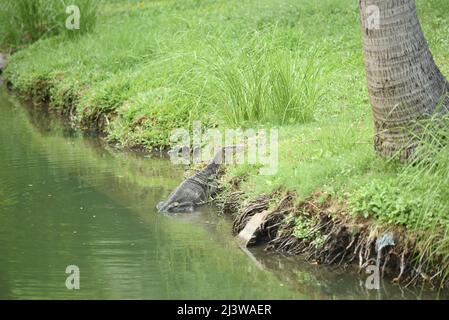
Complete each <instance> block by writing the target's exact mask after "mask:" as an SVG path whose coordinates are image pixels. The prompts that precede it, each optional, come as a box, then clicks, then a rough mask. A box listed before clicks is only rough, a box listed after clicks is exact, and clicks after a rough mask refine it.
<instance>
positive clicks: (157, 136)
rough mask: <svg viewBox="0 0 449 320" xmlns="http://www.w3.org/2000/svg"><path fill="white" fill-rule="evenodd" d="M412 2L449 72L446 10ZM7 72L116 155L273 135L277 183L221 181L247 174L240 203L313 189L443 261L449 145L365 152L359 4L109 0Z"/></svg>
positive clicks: (367, 124)
mask: <svg viewBox="0 0 449 320" xmlns="http://www.w3.org/2000/svg"><path fill="white" fill-rule="evenodd" d="M417 5H418V10H419V15H420V19H421V22H422V25H423V28H424V31H425V34H426V36H427V39H428V41H429V44H430V47H431V49H432V52H433V53H434V56H435V60H436V61H437V64H438V65H439V66H440V68H441V70H442V72H443V73H444V74H445V75H446V76H449V55H448V53H447V48H448V46H449V37H448V33H449V30H448V25H449V16H448V15H447V14H446V13H447V12H449V2H447V1H446V0H417ZM5 76H6V77H7V79H8V80H10V81H11V82H12V83H13V84H14V86H15V88H16V90H18V92H20V93H21V94H23V95H31V96H33V97H35V98H36V99H43V98H47V97H49V98H50V105H51V107H53V108H55V109H57V110H60V111H61V112H62V113H69V110H71V111H72V113H74V114H73V116H74V121H75V122H76V123H77V124H78V125H80V126H82V127H83V126H84V127H86V126H92V124H93V123H99V124H102V125H104V130H105V131H106V133H107V137H108V139H109V140H111V141H114V142H116V143H118V145H119V146H122V147H131V146H143V147H146V148H153V147H157V146H166V145H168V144H169V133H170V131H171V130H172V129H173V128H178V127H188V126H189V125H191V123H192V122H193V121H195V120H200V121H202V123H203V124H204V125H206V126H210V127H213V126H214V127H215V126H217V127H219V128H222V129H223V128H225V127H238V126H242V127H260V126H269V127H273V126H277V127H279V128H280V130H279V134H280V149H279V157H280V159H279V171H278V174H276V175H273V176H259V175H257V174H255V172H256V170H255V168H254V167H249V166H242V167H237V168H234V169H232V170H231V171H230V172H229V176H233V175H241V174H249V177H248V179H247V180H246V181H245V183H244V184H243V185H242V188H243V189H244V190H245V191H246V192H247V193H248V194H250V195H252V196H257V195H260V194H261V193H269V192H272V191H273V190H275V189H277V188H278V187H281V186H283V187H286V188H289V189H294V190H296V191H297V192H298V194H299V198H300V199H304V198H305V197H307V196H308V195H310V193H311V192H313V191H315V190H318V189H320V190H323V191H325V192H327V193H330V194H332V195H334V196H335V197H339V198H341V199H345V201H346V200H349V203H350V206H351V208H352V210H353V211H354V212H356V213H358V214H362V215H365V216H371V217H374V218H375V219H376V221H378V222H379V223H388V224H393V225H402V226H405V227H407V228H408V229H409V230H414V231H419V232H421V231H422V230H424V231H425V230H427V231H428V230H433V231H432V232H433V233H431V234H432V236H430V237H429V236H428V234H427V235H426V236H422V237H421V238H420V241H421V242H420V243H421V245H422V246H423V247H425V248H427V249H429V248H430V249H431V250H432V252H434V253H436V254H437V255H443V256H444V257H447V256H448V255H449V242H448V241H449V236H448V232H449V230H448V228H449V222H448V220H447V218H446V215H447V213H448V205H449V194H448V191H447V190H449V188H448V176H449V169H448V168H449V160H448V159H449V154H448V151H447V150H448V149H447V147H446V146H445V145H443V147H442V148H438V149H435V146H436V142H435V141H436V140H431V142H426V143H424V144H423V147H421V151H420V153H419V154H420V157H421V160H416V162H415V163H414V164H413V165H407V166H403V165H400V164H398V163H395V162H392V161H386V160H384V159H382V158H380V157H378V156H376V154H375V153H374V151H373V147H372V140H373V128H372V118H371V109H370V105H369V101H368V94H367V89H366V82H365V75H364V66H363V56H362V43H361V35H360V31H359V12H358V6H357V2H356V1H352V0H307V1H306V0H277V1H272V0H246V1H240V0H238V1H237V0H183V1H175V0H160V1H144V2H138V1H124V0H123V1H120V0H117V1H113V2H107V3H106V2H105V3H103V4H102V5H100V7H99V8H98V19H97V24H96V26H95V28H93V30H92V31H91V32H89V33H86V34H85V35H82V36H81V37H75V38H70V37H65V36H61V35H59V36H55V37H46V38H44V39H41V40H39V41H37V42H36V43H34V44H33V45H31V46H29V47H28V48H26V49H24V50H22V51H19V52H18V53H16V54H15V55H13V56H12V58H11V61H10V63H9V65H8V68H7V70H6V72H5ZM425 131H426V132H432V131H428V130H425ZM423 141H429V137H427V138H426V139H423ZM438 141H439V140H438ZM426 146H427V147H426ZM426 148H428V149H426ZM429 150H433V151H432V152H431V153H429V152H430V151H429ZM430 154H431V155H432V157H431V159H432V160H431V161H428V159H427V158H429V156H426V155H430ZM423 159H424V160H423ZM436 231H439V232H436ZM419 232H416V233H417V234H419Z"/></svg>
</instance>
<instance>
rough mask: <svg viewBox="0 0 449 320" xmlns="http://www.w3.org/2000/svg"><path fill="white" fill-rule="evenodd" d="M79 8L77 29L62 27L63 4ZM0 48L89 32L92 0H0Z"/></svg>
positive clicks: (93, 13)
mask: <svg viewBox="0 0 449 320" xmlns="http://www.w3.org/2000/svg"><path fill="white" fill-rule="evenodd" d="M68 5H76V6H78V8H79V10H80V25H79V29H72V30H69V29H67V28H66V19H67V18H68V17H69V14H67V13H66V6H68ZM0 9H1V10H0V25H1V28H0V48H2V49H5V50H13V51H14V50H17V49H19V48H21V47H24V46H26V45H27V44H30V43H33V42H35V41H37V40H39V39H40V38H43V37H49V36H53V35H57V34H63V35H64V36H66V37H69V38H73V37H74V36H78V35H80V34H83V33H85V32H88V31H90V30H91V29H92V28H93V27H94V25H95V21H96V9H97V2H95V1H94V0H73V1H70V2H67V3H65V1H63V0H14V1H11V0H0Z"/></svg>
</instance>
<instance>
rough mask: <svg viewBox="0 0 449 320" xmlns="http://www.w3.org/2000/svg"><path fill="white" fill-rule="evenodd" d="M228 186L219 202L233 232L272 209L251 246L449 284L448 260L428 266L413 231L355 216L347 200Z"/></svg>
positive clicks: (413, 282) (411, 280)
mask: <svg viewBox="0 0 449 320" xmlns="http://www.w3.org/2000/svg"><path fill="white" fill-rule="evenodd" d="M229 186H230V187H228V189H225V190H224V192H223V193H222V195H221V196H220V197H219V198H218V199H217V204H218V206H219V207H220V209H221V211H222V212H223V214H227V215H231V216H232V217H233V220H234V225H233V232H234V234H235V235H238V234H239V232H240V231H241V230H242V229H243V228H244V227H245V226H246V224H247V223H248V221H250V219H251V217H253V216H254V215H255V214H257V213H259V212H263V211H268V215H267V218H266V219H265V222H263V223H262V224H261V225H260V228H258V230H257V232H256V233H255V234H254V237H253V239H252V241H251V242H250V245H251V244H259V245H260V244H263V245H264V246H265V250H273V251H278V252H282V253H284V254H288V255H302V256H304V258H305V259H306V260H307V261H309V262H310V263H313V264H324V265H339V266H342V267H348V266H350V265H356V266H358V268H359V272H361V273H362V272H363V273H365V272H368V271H369V270H373V269H369V267H370V266H371V268H373V267H375V268H377V270H378V271H379V275H380V277H382V278H385V279H386V280H388V281H391V282H394V283H398V284H401V285H405V286H419V285H426V286H431V287H433V288H438V287H446V288H447V287H448V285H449V281H447V280H445V277H444V272H445V270H447V269H448V261H447V260H445V259H444V257H438V261H439V262H440V263H439V264H438V266H435V264H432V265H430V263H429V261H428V260H429V253H428V252H427V251H426V248H425V247H418V246H417V242H416V241H415V237H414V236H415V235H414V233H412V232H407V230H405V228H402V227H399V226H394V227H392V226H383V225H379V224H377V223H375V222H374V221H373V220H372V219H365V218H363V217H359V216H358V217H355V216H353V215H351V214H349V213H348V209H347V208H346V206H345V204H344V203H341V202H338V201H336V200H334V199H332V198H331V197H330V196H327V195H325V194H322V193H321V192H315V193H314V194H312V195H310V196H309V197H308V198H307V199H306V200H304V201H300V202H298V201H297V196H296V194H295V192H293V191H289V190H285V189H279V190H277V191H276V192H274V193H272V194H265V195H261V196H259V197H257V198H256V199H249V198H248V196H247V195H245V193H243V192H242V191H241V190H240V189H239V182H238V181H233V182H231V183H230V184H229ZM433 259H435V257H433Z"/></svg>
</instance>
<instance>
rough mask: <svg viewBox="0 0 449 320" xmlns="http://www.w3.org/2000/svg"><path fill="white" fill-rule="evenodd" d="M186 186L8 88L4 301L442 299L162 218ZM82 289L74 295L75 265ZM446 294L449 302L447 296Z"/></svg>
mask: <svg viewBox="0 0 449 320" xmlns="http://www.w3.org/2000/svg"><path fill="white" fill-rule="evenodd" d="M182 179H183V168H182V167H178V166H173V165H172V164H171V163H170V162H169V161H168V160H166V159H163V158H155V157H151V158H150V157H148V156H145V155H142V154H136V153H123V152H114V151H111V150H109V149H108V148H107V147H105V146H104V145H102V144H101V143H100V141H99V140H98V139H97V138H95V137H86V136H82V135H80V134H77V133H76V132H73V131H72V130H70V129H67V127H66V126H62V125H61V124H60V123H59V121H57V120H52V117H50V116H48V115H45V114H43V113H42V111H39V112H33V111H32V110H31V109H30V108H29V107H23V106H21V105H20V104H19V103H17V101H16V100H15V99H14V98H11V97H10V96H8V95H7V93H5V92H4V91H3V90H0V299H359V298H361V299H365V298H373V299H377V298H388V299H389V298H435V297H438V294H437V293H436V292H427V291H421V290H409V289H404V288H399V287H396V286H390V285H388V283H383V284H382V289H381V290H367V289H365V278H366V275H364V274H363V273H362V274H358V273H356V272H349V271H347V270H346V271H345V270H341V269H330V268H326V267H322V266H314V265H311V264H308V263H305V262H304V261H303V260H302V259H301V258H298V257H296V258H292V257H290V258H287V257H283V256H280V255H278V254H274V253H267V252H264V251H263V250H261V249H257V248H255V249H252V250H251V254H250V255H248V254H247V253H244V252H243V251H242V250H240V249H239V247H238V245H237V244H236V242H235V240H234V238H233V237H232V235H231V227H230V221H229V219H227V218H226V217H219V216H218V215H217V212H216V211H215V210H214V209H213V208H211V207H203V208H201V209H199V210H198V212H195V213H192V214H185V215H178V216H172V217H169V216H163V215H160V214H158V213H157V212H156V210H155V205H156V203H157V202H158V201H160V200H161V199H163V198H164V197H166V196H167V195H168V194H169V192H170V191H171V190H173V188H175V187H176V186H177V184H178V183H179V182H180V181H182ZM69 265H76V266H77V267H78V268H79V271H80V289H79V290H69V289H67V287H66V278H67V277H68V276H69V275H68V274H66V268H67V266H69ZM440 297H441V295H440Z"/></svg>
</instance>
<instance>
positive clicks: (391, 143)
mask: <svg viewBox="0 0 449 320" xmlns="http://www.w3.org/2000/svg"><path fill="white" fill-rule="evenodd" d="M360 11H361V20H362V32H363V48H364V57H365V70H366V77H367V84H368V92H369V96H370V102H371V106H372V112H373V118H374V127H375V134H374V147H375V149H376V150H377V151H379V152H381V153H382V154H384V155H386V156H388V157H391V156H394V155H399V156H400V158H401V160H405V159H407V158H408V157H409V156H410V154H411V153H412V151H413V149H414V148H415V147H416V142H415V141H414V139H413V136H414V134H413V132H414V130H416V127H415V126H414V124H416V123H417V121H419V120H420V119H423V118H426V117H429V116H430V115H432V114H434V113H435V111H436V110H437V109H438V110H441V111H447V110H448V108H449V95H448V92H449V83H448V81H447V80H446V79H445V78H444V76H443V75H442V73H441V72H440V70H439V69H438V67H437V66H436V64H435V62H434V59H433V57H432V54H431V52H430V50H429V47H428V44H427V41H426V39H425V37H424V34H423V32H422V30H421V25H420V23H419V19H418V16H417V13H416V5H415V1H414V0H360ZM439 107H441V109H439Z"/></svg>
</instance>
